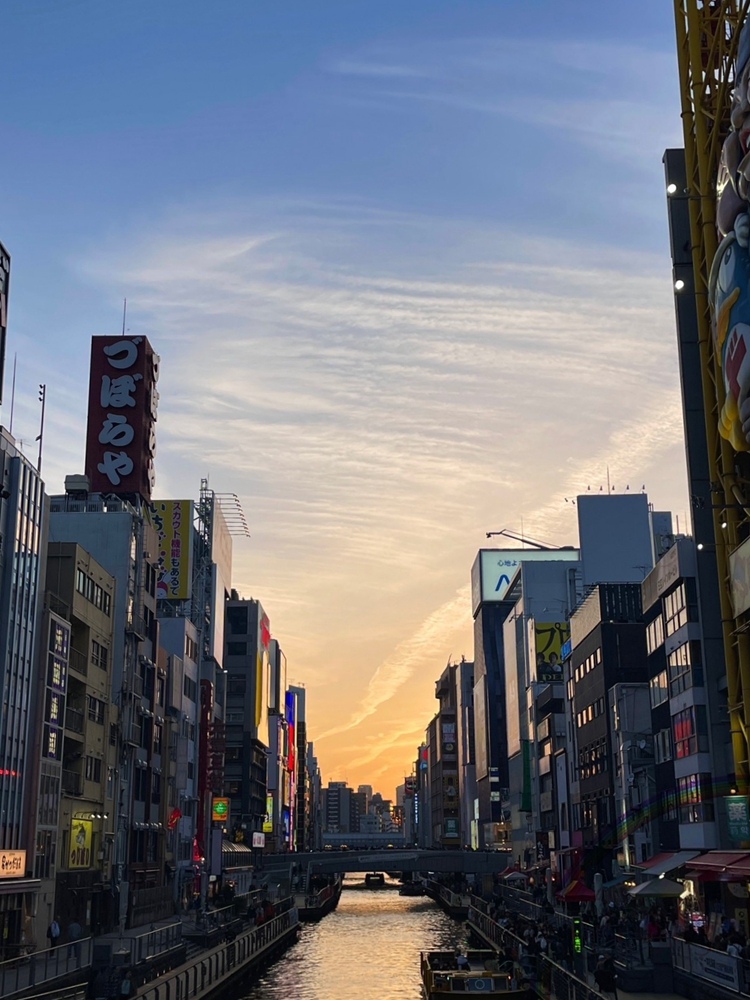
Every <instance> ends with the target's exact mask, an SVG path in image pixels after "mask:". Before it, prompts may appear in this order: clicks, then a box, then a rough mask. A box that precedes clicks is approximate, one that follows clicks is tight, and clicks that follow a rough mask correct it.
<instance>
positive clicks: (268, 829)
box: [263, 795, 273, 833]
mask: <svg viewBox="0 0 750 1000" xmlns="http://www.w3.org/2000/svg"><path fill="white" fill-rule="evenodd" d="M263 833H273V795H266V815H265V816H264V817H263Z"/></svg>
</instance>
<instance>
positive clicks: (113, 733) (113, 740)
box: [109, 722, 117, 747]
mask: <svg viewBox="0 0 750 1000" xmlns="http://www.w3.org/2000/svg"><path fill="white" fill-rule="evenodd" d="M109 745H110V746H111V747H116V746H117V725H116V724H115V723H114V722H112V723H110V726H109Z"/></svg>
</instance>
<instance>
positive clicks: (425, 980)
mask: <svg viewBox="0 0 750 1000" xmlns="http://www.w3.org/2000/svg"><path fill="white" fill-rule="evenodd" d="M465 955H466V958H467V959H468V961H469V968H468V969H466V968H464V969H458V968H457V967H456V953H455V952H453V951H423V952H422V954H421V972H422V989H423V991H424V997H425V1000H457V996H456V994H457V993H481V994H482V995H483V996H487V997H504V998H508V997H516V998H521V997H525V996H526V995H527V988H528V980H527V979H525V978H523V970H522V969H521V968H520V967H519V966H518V965H516V964H514V963H512V962H503V963H498V957H497V953H496V952H494V951H490V950H489V949H483V950H481V951H474V950H470V951H467V952H465Z"/></svg>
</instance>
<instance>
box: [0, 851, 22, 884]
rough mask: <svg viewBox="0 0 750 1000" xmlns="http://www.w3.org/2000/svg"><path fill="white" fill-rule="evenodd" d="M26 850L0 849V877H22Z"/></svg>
mask: <svg viewBox="0 0 750 1000" xmlns="http://www.w3.org/2000/svg"><path fill="white" fill-rule="evenodd" d="M25 874H26V851H0V878H23V876H24V875H25Z"/></svg>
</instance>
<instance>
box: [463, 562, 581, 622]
mask: <svg viewBox="0 0 750 1000" xmlns="http://www.w3.org/2000/svg"><path fill="white" fill-rule="evenodd" d="M578 559H579V552H578V549H480V550H479V552H478V553H477V557H476V559H475V560H474V565H473V566H472V569H471V613H472V614H473V615H474V617H476V614H477V611H479V608H480V607H481V605H482V604H487V603H490V602H495V601H502V600H505V595H506V594H507V592H508V587H509V586H510V581H511V580H512V579H513V577H514V576H515V573H516V570H517V569H518V567H519V566H520V565H521V563H522V562H577V561H578Z"/></svg>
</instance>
